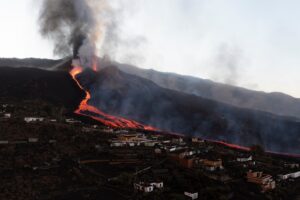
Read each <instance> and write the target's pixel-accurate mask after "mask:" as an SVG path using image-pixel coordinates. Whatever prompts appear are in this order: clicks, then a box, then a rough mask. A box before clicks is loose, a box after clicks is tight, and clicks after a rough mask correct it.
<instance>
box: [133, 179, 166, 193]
mask: <svg viewBox="0 0 300 200" xmlns="http://www.w3.org/2000/svg"><path fill="white" fill-rule="evenodd" d="M133 187H134V189H135V190H137V191H140V192H144V193H150V192H153V191H154V190H161V189H163V187H164V183H163V182H162V181H153V182H142V181H140V182H137V183H134V184H133Z"/></svg>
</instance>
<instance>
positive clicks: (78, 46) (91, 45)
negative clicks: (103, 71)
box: [39, 0, 113, 66]
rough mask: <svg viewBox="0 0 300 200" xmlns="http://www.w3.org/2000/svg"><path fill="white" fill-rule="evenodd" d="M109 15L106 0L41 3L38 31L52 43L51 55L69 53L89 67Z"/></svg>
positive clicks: (107, 22) (106, 25)
mask: <svg viewBox="0 0 300 200" xmlns="http://www.w3.org/2000/svg"><path fill="white" fill-rule="evenodd" d="M111 13H113V12H112V9H111V7H110V5H109V3H108V1H107V0H43V3H42V8H41V12H40V17H39V25H40V32H41V34H42V35H43V36H44V37H47V38H49V39H51V40H53V41H54V43H55V48H54V54H55V55H60V56H69V55H70V54H73V57H79V58H80V59H81V62H82V64H83V65H84V66H91V65H92V63H91V62H92V60H93V59H92V58H93V57H94V56H97V45H98V44H99V43H101V42H102V41H103V40H104V35H105V29H106V27H108V26H109V24H110V21H112V20H111V18H112V14H111Z"/></svg>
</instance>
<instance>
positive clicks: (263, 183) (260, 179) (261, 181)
mask: <svg viewBox="0 0 300 200" xmlns="http://www.w3.org/2000/svg"><path fill="white" fill-rule="evenodd" d="M247 181H248V182H250V183H254V184H257V185H259V186H260V187H261V189H262V192H265V191H268V190H272V189H274V188H275V187H276V182H275V181H274V180H273V178H272V176H271V175H269V174H263V172H253V171H251V170H249V171H248V172H247Z"/></svg>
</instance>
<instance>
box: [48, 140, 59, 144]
mask: <svg viewBox="0 0 300 200" xmlns="http://www.w3.org/2000/svg"><path fill="white" fill-rule="evenodd" d="M56 142H57V141H56V140H49V143H50V144H55V143H56Z"/></svg>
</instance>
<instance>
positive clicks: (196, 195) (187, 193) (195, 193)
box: [184, 192, 198, 200]
mask: <svg viewBox="0 0 300 200" xmlns="http://www.w3.org/2000/svg"><path fill="white" fill-rule="evenodd" d="M184 195H185V196H188V197H190V198H191V199H193V200H194V199H198V192H184Z"/></svg>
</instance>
